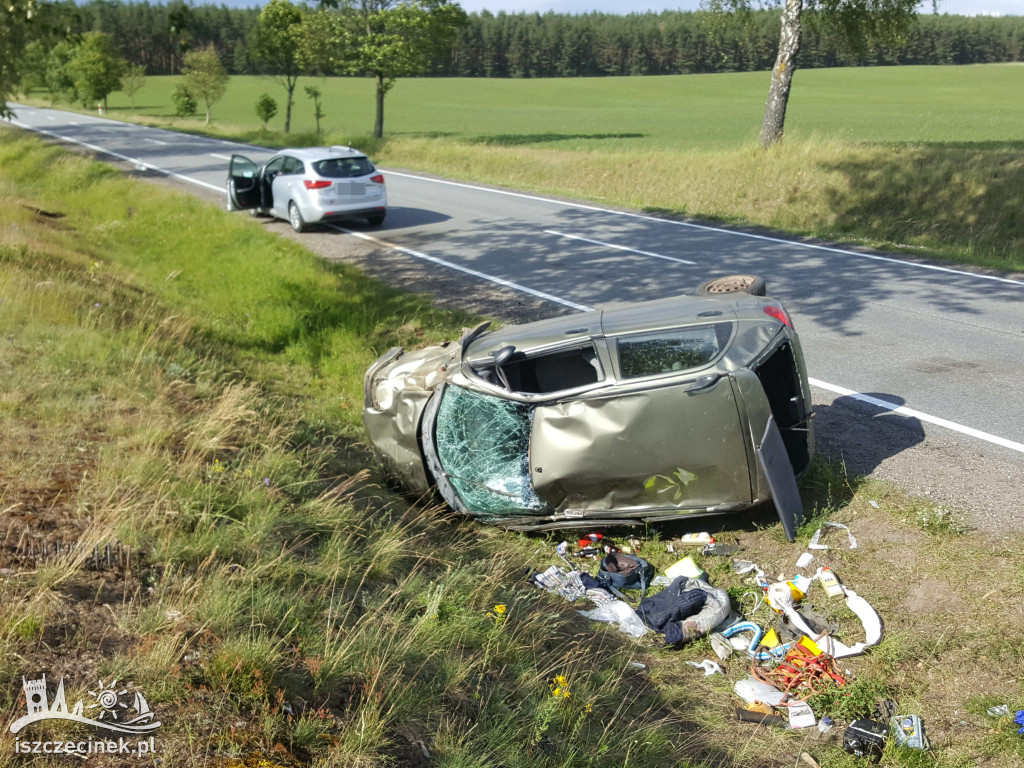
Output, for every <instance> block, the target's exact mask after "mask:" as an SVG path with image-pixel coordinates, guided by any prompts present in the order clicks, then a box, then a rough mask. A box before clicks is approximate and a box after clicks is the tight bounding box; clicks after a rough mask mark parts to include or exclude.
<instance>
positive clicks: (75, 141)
mask: <svg viewBox="0 0 1024 768" xmlns="http://www.w3.org/2000/svg"><path fill="white" fill-rule="evenodd" d="M8 122H9V123H10V124H11V125H16V126H18V127H19V128H24V129H26V130H29V131H35V132H36V133H42V134H45V135H47V136H52V137H53V138H55V139H60V140H61V141H68V142H71V143H72V144H78V145H79V146H80V147H85V148H86V149H91V150H93V151H94V152H102V153H103V154H105V155H110V156H111V157H116V158H117V159H118V160H124V161H125V162H126V163H135V167H136V168H141V169H142V170H149V171H156V172H157V173H162V174H164V175H166V176H171V177H172V178H175V179H180V180H181V181H187V182H189V183H190V184H198V185H199V186H200V187H206V188H207V189H212V190H214V191H215V192H223V191H224V189H223V188H222V187H218V186H216V185H214V184H207V183H206V182H205V181H200V180H199V179H193V178H192V177H190V176H184V175H182V174H180V173H175V172H174V171H168V170H167V169H166V168H159V167H157V166H155V165H151V164H150V163H146V162H143V161H142V160H140V159H139V158H137V157H128V156H127V155H122V154H121V153H120V152H114V151H113V150H111V149H106V148H105V147H100V146H97V145H95V144H90V143H89V142H87V141H79V140H78V139H72V138H71V137H70V136H64V135H62V134H59V133H55V132H54V131H47V130H45V129H43V128H36V127H35V126H34V125H29V124H28V123H23V122H21V121H20V120H8Z"/></svg>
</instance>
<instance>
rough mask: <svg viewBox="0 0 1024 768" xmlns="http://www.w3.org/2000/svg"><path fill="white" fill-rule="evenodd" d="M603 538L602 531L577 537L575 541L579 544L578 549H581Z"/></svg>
mask: <svg viewBox="0 0 1024 768" xmlns="http://www.w3.org/2000/svg"><path fill="white" fill-rule="evenodd" d="M603 538H604V534H603V533H588V534H587V535H586V537H585V538H582V539H579V540H578V541H577V542H576V543H577V544H578V545H579V547H580V549H583V548H584V547H592V546H594V545H595V544H597V542H599V541H601V539H603Z"/></svg>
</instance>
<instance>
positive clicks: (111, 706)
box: [11, 675, 160, 733]
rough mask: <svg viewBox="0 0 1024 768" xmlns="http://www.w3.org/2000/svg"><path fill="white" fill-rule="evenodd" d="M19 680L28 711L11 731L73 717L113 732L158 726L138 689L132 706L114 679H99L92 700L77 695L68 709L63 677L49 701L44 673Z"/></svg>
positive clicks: (12, 724) (15, 722) (142, 730)
mask: <svg viewBox="0 0 1024 768" xmlns="http://www.w3.org/2000/svg"><path fill="white" fill-rule="evenodd" d="M21 683H22V687H23V688H24V690H25V705H26V707H27V709H28V714H27V715H24V716H23V717H19V718H18V719H17V720H15V721H14V722H13V723H11V733H18V732H19V731H21V729H22V728H24V727H25V726H26V725H31V724H32V723H36V722H39V721H40V720H73V721H75V722H76V723H85V724H86V725H94V726H96V727H97V728H105V729H107V730H108V731H114V732H116V733H149V732H150V731H152V730H155V729H156V728H159V727H160V721H158V720H154V719H153V718H154V717H155V715H154V714H153V710H151V709H150V708H149V704H148V703H147V702H146V699H145V697H144V696H143V695H142V692H141V691H135V699H134V701H132V704H131V706H128V705H127V704H125V703H123V702H122V701H121V696H124V695H126V694H127V693H128V691H127V690H124V689H122V690H120V691H119V690H117V680H114V681H113V682H112V683H111V684H110V685H104V684H103V681H102V680H100V681H99V685H98V686H97V690H96V691H89V695H90V696H92V697H93V699H94V701H93V702H92V703H90V704H88V705H86V704H84V703H83V702H82V700H81V699H79V700H78V703H77V704H75V706H74V708H73V709H72V710H71V711H70V712H68V705H67V702H66V701H65V700H64V678H63V677H62V678H61V679H60V684H59V685H58V686H57V693H56V695H55V696H54V697H53V704H52V705H51V704H49V703H48V701H47V694H46V675H43V676H42V678H41V679H39V680H26V679H25V678H24V677H23V678H21ZM95 710H99V711H95ZM84 712H88V713H89V714H90V715H95V718H92V717H86V716H85V714H83V713H84Z"/></svg>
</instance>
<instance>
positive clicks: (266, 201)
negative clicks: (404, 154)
mask: <svg viewBox="0 0 1024 768" xmlns="http://www.w3.org/2000/svg"><path fill="white" fill-rule="evenodd" d="M227 193H228V210H229V211H241V210H247V211H249V212H250V213H252V215H254V216H276V217H277V218H279V219H287V220H288V221H289V222H291V225H292V227H293V228H294V229H295V231H296V232H303V231H305V230H306V229H308V228H309V225H311V224H317V223H320V222H328V221H333V220H336V219H366V220H367V221H368V222H369V223H370V224H372V225H374V226H379V225H381V224H383V223H384V216H385V215H386V214H387V204H388V200H387V192H386V190H385V189H384V176H382V175H381V174H380V173H378V172H377V169H376V168H374V167H373V163H371V162H370V159H369V158H368V157H367V156H366V155H364V154H363V153H362V152H359V151H358V150H355V149H352V147H341V146H334V147H308V148H306V149H282V150H281V151H280V152H278V153H277V154H276V155H274V156H273V157H272V158H270V160H268V161H267V162H266V163H264V164H263V165H258V164H257V163H255V162H253V161H252V160H250V159H249V158H248V157H245V156H244V155H232V156H231V164H230V165H229V166H228V181H227Z"/></svg>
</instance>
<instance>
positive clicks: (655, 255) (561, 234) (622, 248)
mask: <svg viewBox="0 0 1024 768" xmlns="http://www.w3.org/2000/svg"><path fill="white" fill-rule="evenodd" d="M544 231H545V232H546V233H547V234H549V235H557V236H558V237H567V238H569V239H570V240H581V241H583V242H584V243H592V244H594V245H600V246H602V247H604V248H614V249H615V250H616V251H628V252H629V253H639V254H640V255H641V256H650V257H651V258H654V259H664V260H665V261H674V262H677V263H679V264H689V265H690V266H693V267H695V266H697V262H695V261H687V260H686V259H677V258H676V257H675V256H665V255H664V254H661V253H651V252H650V251H639V250H637V249H636V248H627V247H626V246H624V245H616V244H615V243H606V242H604V241H603V240H591V239H590V238H589V237H580V236H579V235H567V234H566V233H565V232H556V231H555V230H553V229H545V230H544Z"/></svg>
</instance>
